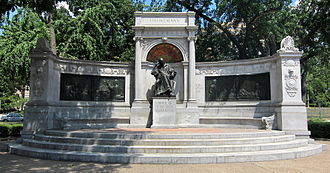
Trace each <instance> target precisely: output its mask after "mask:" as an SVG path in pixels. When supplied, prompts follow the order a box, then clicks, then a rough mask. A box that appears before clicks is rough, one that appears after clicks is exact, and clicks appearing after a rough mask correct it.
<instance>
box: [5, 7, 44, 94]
mask: <svg viewBox="0 0 330 173" xmlns="http://www.w3.org/2000/svg"><path fill="white" fill-rule="evenodd" d="M1 29H3V35H0V47H1V49H0V75H1V78H0V97H3V96H9V95H12V94H13V93H14V92H15V90H16V89H18V90H23V89H24V87H25V86H27V85H28V84H29V66H30V58H29V52H30V50H31V49H32V48H33V47H34V46H35V44H36V41H37V39H38V38H40V37H46V36H47V31H46V26H45V24H44V23H43V22H41V21H40V19H39V17H38V15H37V14H35V13H33V12H31V11H29V10H26V9H19V10H18V14H16V15H15V16H14V17H13V18H12V20H9V19H8V18H7V19H6V20H5V25H3V26H1Z"/></svg>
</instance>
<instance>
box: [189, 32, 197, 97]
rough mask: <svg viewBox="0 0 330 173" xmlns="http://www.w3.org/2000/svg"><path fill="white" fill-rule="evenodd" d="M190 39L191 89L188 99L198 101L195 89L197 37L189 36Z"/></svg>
mask: <svg viewBox="0 0 330 173" xmlns="http://www.w3.org/2000/svg"><path fill="white" fill-rule="evenodd" d="M188 41H189V80H188V81H189V86H188V88H189V90H188V92H189V93H188V101H196V93H195V92H196V90H195V64H196V58H195V41H196V37H193V36H191V37H188Z"/></svg>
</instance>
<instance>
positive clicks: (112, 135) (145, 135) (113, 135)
mask: <svg viewBox="0 0 330 173" xmlns="http://www.w3.org/2000/svg"><path fill="white" fill-rule="evenodd" d="M45 135H48V136H62V137H79V138H107V139H229V138H254V137H271V136H281V135H285V132H283V131H266V132H245V133H172V134H171V133H159V132H158V133H157V132H66V131H59V130H48V131H46V132H45Z"/></svg>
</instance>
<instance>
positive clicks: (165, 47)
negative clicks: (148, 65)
mask: <svg viewBox="0 0 330 173" xmlns="http://www.w3.org/2000/svg"><path fill="white" fill-rule="evenodd" d="M160 58H163V60H164V61H165V62H167V63H175V62H181V61H183V55H182V53H181V51H180V49H179V48H177V47H176V46H174V45H173V44H169V43H161V44H158V45H156V46H154V47H153V48H151V49H150V51H149V52H148V55H147V61H149V62H156V61H157V60H158V59H160Z"/></svg>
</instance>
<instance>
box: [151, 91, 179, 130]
mask: <svg viewBox="0 0 330 173" xmlns="http://www.w3.org/2000/svg"><path fill="white" fill-rule="evenodd" d="M176 119H177V118H176V98H175V97H154V98H153V99H152V120H153V121H152V126H151V128H176V127H177V126H176V125H177V120H176Z"/></svg>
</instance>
